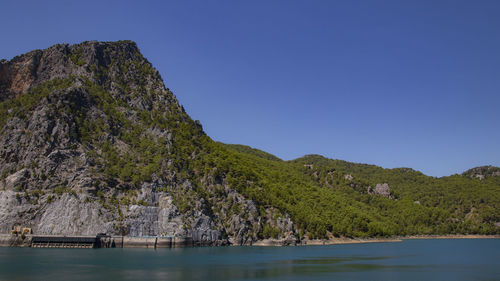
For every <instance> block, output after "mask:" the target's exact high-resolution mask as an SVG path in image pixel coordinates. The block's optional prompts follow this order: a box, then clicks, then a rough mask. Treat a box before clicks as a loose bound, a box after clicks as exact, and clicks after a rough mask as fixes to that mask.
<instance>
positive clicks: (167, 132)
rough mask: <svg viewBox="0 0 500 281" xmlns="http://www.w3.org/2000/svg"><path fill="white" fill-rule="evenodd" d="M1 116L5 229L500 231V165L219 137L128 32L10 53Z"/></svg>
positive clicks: (3, 69) (285, 236)
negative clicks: (403, 160) (282, 153)
mask: <svg viewBox="0 0 500 281" xmlns="http://www.w3.org/2000/svg"><path fill="white" fill-rule="evenodd" d="M0 126H1V127H0V128H1V129H0V156H1V158H0V174H1V179H0V232H3V233H6V232H8V231H9V230H10V229H11V228H12V227H13V226H15V225H24V226H30V227H31V228H32V229H33V231H34V232H35V233H41V234H61V235H75V234H79V235H80V234H86V235H95V234H96V233H100V232H106V233H111V234H120V235H135V236H155V235H168V236H179V237H189V238H190V239H193V240H194V241H197V242H199V243H202V244H209V245H224V244H238V245H251V244H253V243H255V242H256V241H258V240H262V239H267V238H274V239H279V240H280V241H282V243H285V244H295V243H299V242H300V241H301V240H304V239H312V238H328V237H374V236H392V235H418V234H456V233H474V234H499V233H500V229H499V226H500V224H499V222H500V213H499V211H497V210H500V194H499V187H500V180H499V179H500V177H498V176H496V174H495V173H496V172H497V170H496V169H495V168H488V167H486V168H484V167H483V168H482V167H479V168H473V169H471V170H469V171H471V172H468V173H465V172H464V174H462V175H452V176H449V177H443V178H433V177H429V176H426V175H424V174H422V173H421V172H418V171H415V170H412V169H409V168H397V169H384V168H381V167H378V166H375V165H368V164H357V163H350V162H347V161H342V160H332V159H328V158H325V157H323V156H318V155H306V156H304V157H301V158H298V159H295V160H290V161H283V160H281V159H279V158H278V157H276V156H274V155H272V154H269V153H267V152H263V151H261V150H257V149H254V148H251V147H248V146H244V145H231V144H222V143H219V142H214V141H213V140H212V139H210V137H209V136H207V135H206V134H205V133H204V131H203V129H202V126H201V124H200V123H199V122H197V121H194V120H192V119H191V118H190V117H189V115H187V113H186V112H185V110H184V108H183V107H182V106H181V105H180V104H179V102H178V100H177V98H176V97H175V95H174V94H173V93H172V92H171V91H170V90H169V89H168V88H166V86H165V85H164V82H163V80H162V78H161V76H160V74H159V73H158V71H157V70H156V69H154V68H153V66H152V64H151V63H150V62H149V61H147V59H145V58H144V57H143V56H142V54H141V53H140V51H139V48H138V47H137V45H136V44H135V43H134V42H132V41H118V42H97V41H86V42H83V43H80V44H74V45H68V44H58V45H54V46H52V47H50V48H48V49H45V50H35V51H32V52H29V53H26V54H24V55H20V56H16V57H14V58H13V59H12V60H10V61H5V60H4V61H2V62H1V63H0ZM483 173H486V174H484V175H483ZM478 175H479V176H478ZM481 175H483V177H481ZM470 187H474V189H473V190H474V192H472V191H471V188H470ZM497 224H498V226H497Z"/></svg>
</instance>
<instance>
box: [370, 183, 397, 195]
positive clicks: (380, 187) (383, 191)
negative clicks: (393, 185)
mask: <svg viewBox="0 0 500 281" xmlns="http://www.w3.org/2000/svg"><path fill="white" fill-rule="evenodd" d="M368 193H369V194H377V195H380V196H383V197H387V198H389V199H394V196H393V195H392V194H391V189H390V188H389V185H388V184H387V183H377V185H376V186H375V189H373V188H372V187H371V186H369V187H368Z"/></svg>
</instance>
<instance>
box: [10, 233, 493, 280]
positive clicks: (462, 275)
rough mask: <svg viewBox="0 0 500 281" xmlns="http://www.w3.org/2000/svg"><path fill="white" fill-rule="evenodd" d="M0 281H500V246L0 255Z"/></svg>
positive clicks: (18, 251)
mask: <svg viewBox="0 0 500 281" xmlns="http://www.w3.org/2000/svg"><path fill="white" fill-rule="evenodd" d="M0 280H425V281H429V280H500V239H449V240H448V239H439V240H405V241H403V242H400V243H372V244H353V245H331V246H307V247H205V248H183V249H158V250H153V249H31V248H0Z"/></svg>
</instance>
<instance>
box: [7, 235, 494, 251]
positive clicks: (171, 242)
mask: <svg viewBox="0 0 500 281" xmlns="http://www.w3.org/2000/svg"><path fill="white" fill-rule="evenodd" d="M33 237H37V236H35V235H27V236H26V237H25V239H21V237H20V236H13V235H10V234H0V247H32V248H72V247H71V243H70V244H66V245H62V244H60V245H51V246H49V245H48V244H47V245H45V244H44V243H42V244H40V243H38V244H37V243H36V242H35V241H33ZM46 237H50V236H45V238H46ZM52 237H55V238H61V237H62V238H63V239H66V238H70V239H71V237H66V236H57V235H53V236H52ZM82 237H83V236H73V237H72V238H75V239H81V238H82ZM92 237H93V239H97V240H95V243H96V244H91V245H90V244H89V245H87V247H83V248H154V249H156V248H179V247H198V246H207V247H217V246H221V245H217V244H205V243H197V242H195V241H193V240H192V239H189V238H185V239H183V238H173V239H172V238H167V237H154V236H151V237H131V236H107V237H94V236H92ZM92 237H91V236H89V237H84V238H92ZM420 239H500V235H479V234H449V235H408V236H394V237H372V238H349V237H337V238H330V239H307V238H306V239H303V240H301V241H297V240H293V239H263V240H258V241H255V242H253V243H251V244H247V245H243V246H250V247H252V246H254V247H287V246H324V245H345V244H367V243H394V242H403V240H420ZM80 246H81V245H80ZM80 246H79V247H75V248H82V247H80ZM228 246H233V247H234V246H242V245H237V244H229V245H228Z"/></svg>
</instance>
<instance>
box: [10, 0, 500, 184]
mask: <svg viewBox="0 0 500 281" xmlns="http://www.w3.org/2000/svg"><path fill="white" fill-rule="evenodd" d="M0 8H1V11H2V13H1V14H2V15H1V17H0V36H1V44H0V58H6V59H10V58H12V57H13V56H15V55H17V54H21V53H24V52H27V51H29V50H32V49H38V48H47V47H49V46H51V45H52V44H55V43H64V42H66V43H78V42H81V41H85V40H103V41H114V40H120V39H130V40H134V41H136V42H137V44H138V45H139V48H140V49H141V51H142V52H143V54H144V55H145V56H146V57H147V58H148V59H149V60H150V61H151V62H152V63H153V65H154V66H155V67H156V68H157V69H158V70H159V71H160V73H161V75H162V77H163V78H164V80H165V83H166V85H167V87H169V88H170V89H172V90H173V91H174V93H175V94H176V96H177V98H178V99H179V101H180V103H181V104H182V105H184V107H185V108H186V110H187V112H188V113H189V114H190V115H191V116H192V117H193V118H194V119H198V120H200V121H201V123H202V124H203V126H204V129H205V131H206V132H207V133H208V135H210V136H211V137H212V138H213V139H215V140H217V141H222V142H226V143H241V144H246V145H250V146H252V147H256V148H259V149H262V150H265V151H267V152H270V153H273V154H275V155H277V156H279V157H281V158H283V159H286V160H288V159H293V158H297V157H300V156H302V155H304V154H312V153H316V154H322V155H324V156H327V157H329V158H335V159H344V160H348V161H354V162H362V163H370V164H377V165H380V166H382V167H386V168H393V167H412V168H414V169H417V170H420V171H422V172H424V173H426V174H428V175H432V176H444V175H450V174H453V173H460V172H462V171H464V170H466V169H468V168H471V167H474V166H478V165H488V164H491V165H496V166H500V16H499V15H500V1H472V0H471V1H438V0H431V1H422V0H415V1H399V0H396V1H372V0H367V1H356V0H354V1H176V2H173V1H22V0H16V1H11V0H3V1H2V3H1V4H0Z"/></svg>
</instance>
